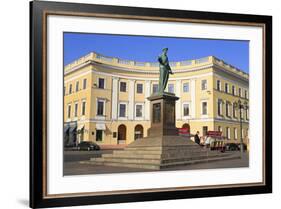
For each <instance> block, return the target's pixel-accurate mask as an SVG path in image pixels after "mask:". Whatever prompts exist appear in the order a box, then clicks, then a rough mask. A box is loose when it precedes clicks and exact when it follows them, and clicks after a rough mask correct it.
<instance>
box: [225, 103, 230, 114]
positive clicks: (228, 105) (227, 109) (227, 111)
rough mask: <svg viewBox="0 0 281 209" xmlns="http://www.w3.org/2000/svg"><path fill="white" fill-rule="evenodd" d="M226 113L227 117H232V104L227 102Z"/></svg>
mask: <svg viewBox="0 0 281 209" xmlns="http://www.w3.org/2000/svg"><path fill="white" fill-rule="evenodd" d="M225 111H226V116H227V117H230V104H229V102H226V104H225Z"/></svg>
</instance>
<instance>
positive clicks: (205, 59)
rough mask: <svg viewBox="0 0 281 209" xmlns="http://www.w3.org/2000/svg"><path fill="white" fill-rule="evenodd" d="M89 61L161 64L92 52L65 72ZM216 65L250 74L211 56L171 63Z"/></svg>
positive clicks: (135, 64) (76, 61)
mask: <svg viewBox="0 0 281 209" xmlns="http://www.w3.org/2000/svg"><path fill="white" fill-rule="evenodd" d="M89 60H91V61H92V60H101V61H105V62H110V63H117V64H121V65H130V66H138V67H158V66H159V63H158V62H138V61H132V60H124V59H118V58H114V57H108V56H104V55H101V54H97V53H94V52H91V53H90V54H87V55H86V56H84V57H81V58H80V59H78V60H75V61H74V62H72V63H70V64H68V65H66V66H65V70H66V71H68V70H70V69H72V68H73V67H75V66H77V65H79V64H82V63H84V62H86V61H89ZM212 62H213V63H215V64H218V65H220V66H223V67H225V68H226V69H228V70H231V71H233V72H235V73H238V74H240V75H242V76H244V77H247V76H248V74H247V73H245V72H243V71H241V70H239V69H237V68H235V67H234V66H232V65H229V64H227V63H225V62H224V61H222V60H220V59H218V58H216V57H213V56H209V57H203V58H200V59H196V60H183V61H179V62H175V61H173V62H170V66H171V67H184V66H192V65H197V64H203V63H212Z"/></svg>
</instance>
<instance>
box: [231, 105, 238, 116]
mask: <svg viewBox="0 0 281 209" xmlns="http://www.w3.org/2000/svg"><path fill="white" fill-rule="evenodd" d="M232 114H233V117H234V118H236V117H237V116H236V107H235V105H234V104H233V105H232Z"/></svg>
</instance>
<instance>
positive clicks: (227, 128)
mask: <svg viewBox="0 0 281 209" xmlns="http://www.w3.org/2000/svg"><path fill="white" fill-rule="evenodd" d="M226 138H227V139H230V128H229V127H226Z"/></svg>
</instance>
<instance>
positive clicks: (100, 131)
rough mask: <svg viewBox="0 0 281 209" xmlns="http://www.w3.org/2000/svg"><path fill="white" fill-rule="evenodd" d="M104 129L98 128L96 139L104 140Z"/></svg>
mask: <svg viewBox="0 0 281 209" xmlns="http://www.w3.org/2000/svg"><path fill="white" fill-rule="evenodd" d="M102 133H103V131H102V130H97V131H96V141H102Z"/></svg>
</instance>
